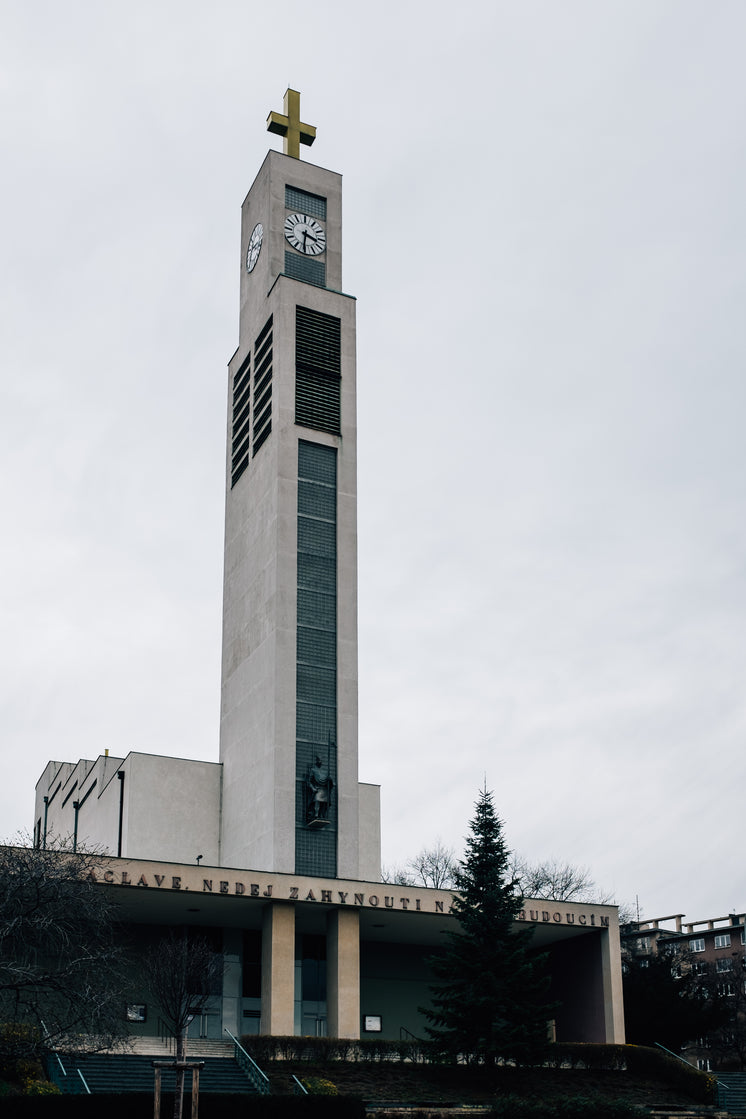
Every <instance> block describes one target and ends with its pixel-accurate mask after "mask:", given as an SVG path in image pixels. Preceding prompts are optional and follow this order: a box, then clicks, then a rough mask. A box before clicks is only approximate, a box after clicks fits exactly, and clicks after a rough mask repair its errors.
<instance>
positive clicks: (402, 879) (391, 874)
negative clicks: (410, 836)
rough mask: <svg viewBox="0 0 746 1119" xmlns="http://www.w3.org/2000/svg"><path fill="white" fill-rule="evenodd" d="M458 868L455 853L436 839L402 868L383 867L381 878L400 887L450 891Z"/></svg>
mask: <svg viewBox="0 0 746 1119" xmlns="http://www.w3.org/2000/svg"><path fill="white" fill-rule="evenodd" d="M457 867H458V859H457V858H456V852H455V851H454V849H453V848H452V847H446V846H445V844H444V843H443V841H442V840H441V839H440V838H438V839H436V841H435V844H434V846H432V847H423V848H422V850H421V851H420V852H419V854H417V855H415V856H414V857H413V858H411V859H409V860H408V861H407V862H406V863H405V865H404V866H403V867H383V868H382V871H381V878H382V880H383V881H384V882H390V883H392V884H394V885H401V886H427V887H429V888H430V889H433V890H450V889H452V887H453V885H454V875H455V872H456V869H457Z"/></svg>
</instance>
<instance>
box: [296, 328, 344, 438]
mask: <svg viewBox="0 0 746 1119" xmlns="http://www.w3.org/2000/svg"><path fill="white" fill-rule="evenodd" d="M295 312H296V315H295V422H296V423H298V424H302V425H303V426H304V427H311V428H314V429H315V430H317V431H328V432H330V433H331V434H332V435H339V433H340V392H341V365H342V363H341V339H342V329H341V322H340V320H339V319H338V318H335V317H334V316H333V315H325V314H322V312H320V311H312V310H310V308H308V307H296V309H295Z"/></svg>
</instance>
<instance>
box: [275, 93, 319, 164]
mask: <svg viewBox="0 0 746 1119" xmlns="http://www.w3.org/2000/svg"><path fill="white" fill-rule="evenodd" d="M282 107H283V109H284V110H285V113H284V114H283V113H270V114H269V116H268V117H267V131H268V132H276V133H277V135H278V136H282V137H283V142H282V150H283V151H284V153H285V155H292V157H293V159H300V145H301V144H309V145H310V144H312V143H313V142H314V140H315V139H316V129H315V128H314V126H313V125H312V124H301V119H300V94H299V93H298V90H297V89H288V90H286V91H285V99H284V101H283V103H282Z"/></svg>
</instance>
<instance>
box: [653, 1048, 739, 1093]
mask: <svg viewBox="0 0 746 1119" xmlns="http://www.w3.org/2000/svg"><path fill="white" fill-rule="evenodd" d="M655 1044H656V1046H657V1047H658V1049H662V1050H663V1052H664V1053H669V1054H670V1055H671V1056H672V1057H676V1058H677V1059H678V1060H679V1061H683V1063H684V1064H685V1065H686V1067H687V1068H694V1065H690V1064H689V1062H688V1061H685V1060H684V1058H683V1057H682V1056H681V1055H680V1054H679V1053H672V1052H671V1050H670V1049H666V1047H665V1045H661V1043H660V1042H659V1041H656V1043H655ZM697 1071H698V1072H699V1071H702V1070H700V1069H697ZM705 1075H706V1076H714V1077H715V1098H716V1100H717V1102H718V1103H725V1096H723V1095H722V1094H721V1093H722V1092H723V1089H725V1091H726V1092H727V1091H728V1085H727V1084H722V1083H721V1081H720V1080H719V1079H718V1077H717V1075H716V1074H715V1073H714V1072H708V1073H705Z"/></svg>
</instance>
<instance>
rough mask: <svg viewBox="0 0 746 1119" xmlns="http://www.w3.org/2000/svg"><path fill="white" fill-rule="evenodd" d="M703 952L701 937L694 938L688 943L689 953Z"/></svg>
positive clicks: (702, 938) (703, 942)
mask: <svg viewBox="0 0 746 1119" xmlns="http://www.w3.org/2000/svg"><path fill="white" fill-rule="evenodd" d="M704 950H705V938H704V937H703V936H698V937H695V939H694V940H690V941H689V951H690V952H704Z"/></svg>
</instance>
